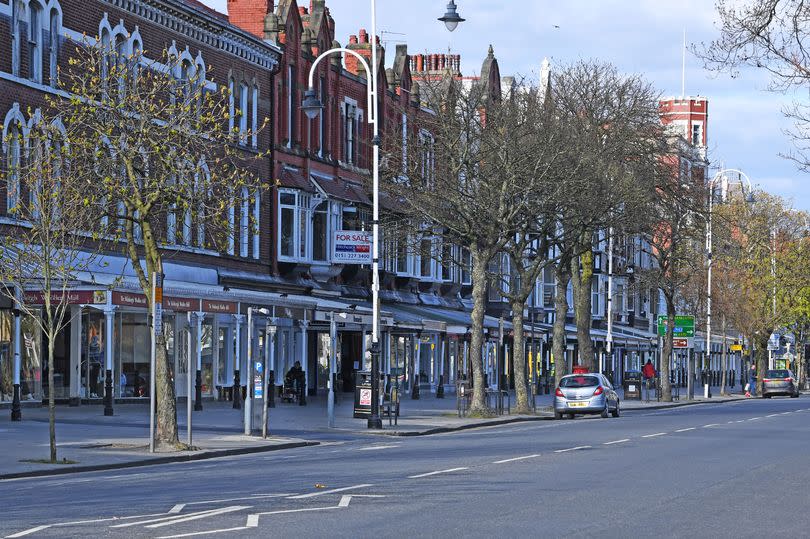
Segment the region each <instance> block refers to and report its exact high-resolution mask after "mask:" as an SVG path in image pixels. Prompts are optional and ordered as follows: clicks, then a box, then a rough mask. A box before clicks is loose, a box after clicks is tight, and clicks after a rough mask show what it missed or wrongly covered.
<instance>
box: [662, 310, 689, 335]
mask: <svg viewBox="0 0 810 539" xmlns="http://www.w3.org/2000/svg"><path fill="white" fill-rule="evenodd" d="M666 334H667V317H666V316H659V317H658V336H659V337H663V336H664V335H666ZM673 334H674V335H675V337H680V338H683V337H694V336H695V317H694V316H683V315H678V316H676V317H675V329H674V331H673Z"/></svg>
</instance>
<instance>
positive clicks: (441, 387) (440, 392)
mask: <svg viewBox="0 0 810 539" xmlns="http://www.w3.org/2000/svg"><path fill="white" fill-rule="evenodd" d="M436 398H437V399H443V398H444V375H443V374H440V375H439V385H438V387H436Z"/></svg>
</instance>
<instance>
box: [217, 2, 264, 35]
mask: <svg viewBox="0 0 810 539" xmlns="http://www.w3.org/2000/svg"><path fill="white" fill-rule="evenodd" d="M272 13H273V0H228V20H229V21H230V22H231V24H233V25H235V26H238V27H239V28H241V29H242V30H244V31H246V32H250V33H251V34H253V35H254V36H256V37H258V38H259V39H264V37H265V36H264V19H265V17H267V15H269V14H272Z"/></svg>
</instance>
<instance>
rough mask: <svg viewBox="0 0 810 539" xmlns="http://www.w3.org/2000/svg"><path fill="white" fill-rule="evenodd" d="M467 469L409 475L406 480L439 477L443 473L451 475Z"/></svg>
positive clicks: (449, 469)
mask: <svg viewBox="0 0 810 539" xmlns="http://www.w3.org/2000/svg"><path fill="white" fill-rule="evenodd" d="M468 469H469V468H467V467H464V466H462V467H459V468H448V469H447V470H436V471H435V472H427V473H420V474H416V475H409V476H408V479H419V478H421V477H430V476H431V475H439V474H443V473H452V472H460V471H462V470H468Z"/></svg>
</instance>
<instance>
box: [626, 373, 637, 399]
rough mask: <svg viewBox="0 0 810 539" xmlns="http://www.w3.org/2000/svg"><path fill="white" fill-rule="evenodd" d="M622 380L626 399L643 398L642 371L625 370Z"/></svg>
mask: <svg viewBox="0 0 810 539" xmlns="http://www.w3.org/2000/svg"><path fill="white" fill-rule="evenodd" d="M622 380H623V381H622V388H623V389H624V399H625V400H630V399H635V400H641V371H625V373H624V378H623V379H622Z"/></svg>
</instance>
